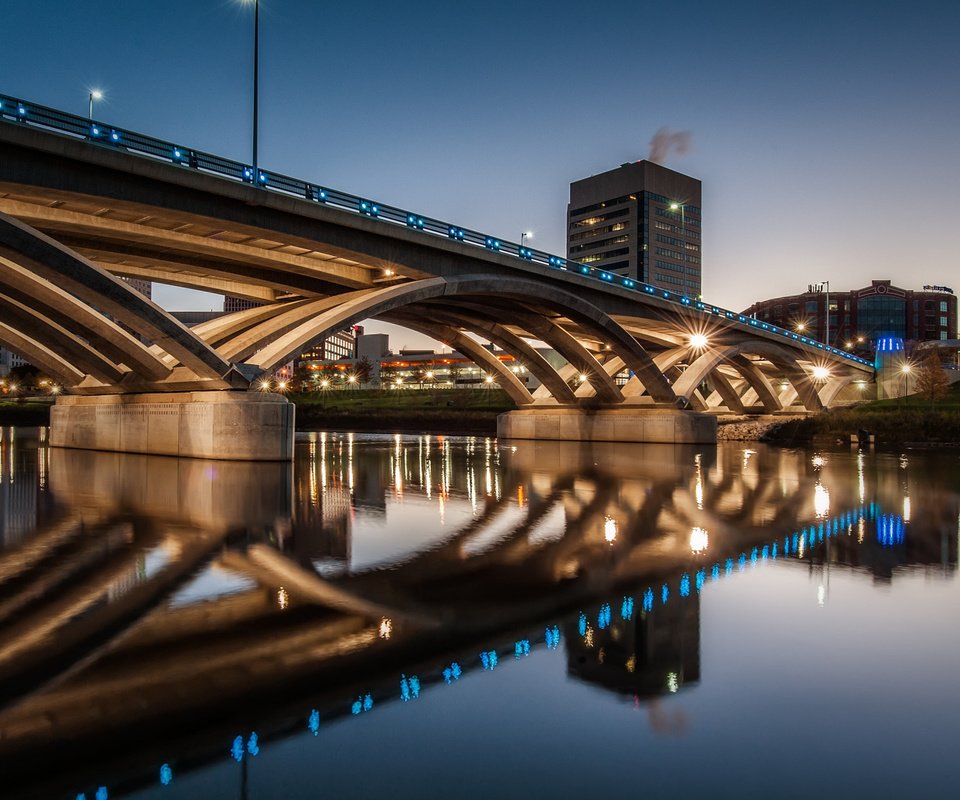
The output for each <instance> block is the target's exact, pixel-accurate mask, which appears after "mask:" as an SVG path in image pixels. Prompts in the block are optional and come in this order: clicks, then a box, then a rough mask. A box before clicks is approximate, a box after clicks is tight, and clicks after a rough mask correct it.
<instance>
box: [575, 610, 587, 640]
mask: <svg viewBox="0 0 960 800" xmlns="http://www.w3.org/2000/svg"><path fill="white" fill-rule="evenodd" d="M577 631H578V632H579V633H580V635H581V636H586V635H587V615H586V614H584V613H583V612H582V611H581V612H580V619H579V620H578V621H577Z"/></svg>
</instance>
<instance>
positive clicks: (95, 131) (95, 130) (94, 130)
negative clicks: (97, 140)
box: [90, 125, 100, 136]
mask: <svg viewBox="0 0 960 800" xmlns="http://www.w3.org/2000/svg"><path fill="white" fill-rule="evenodd" d="M90 134H91V135H92V136H99V135H100V129H99V128H98V127H97V126H96V125H93V126H91V128H90Z"/></svg>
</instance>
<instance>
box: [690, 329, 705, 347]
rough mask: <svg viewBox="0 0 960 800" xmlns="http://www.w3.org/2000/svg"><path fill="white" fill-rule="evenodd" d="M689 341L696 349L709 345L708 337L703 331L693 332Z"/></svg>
mask: <svg viewBox="0 0 960 800" xmlns="http://www.w3.org/2000/svg"><path fill="white" fill-rule="evenodd" d="M688 341H689V343H690V347H692V348H693V349H694V350H703V349H704V348H706V346H707V337H706V336H705V335H704V334H702V333H694V334H691V336H690V338H689V340H688Z"/></svg>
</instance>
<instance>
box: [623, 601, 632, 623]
mask: <svg viewBox="0 0 960 800" xmlns="http://www.w3.org/2000/svg"><path fill="white" fill-rule="evenodd" d="M632 616H633V598H632V597H624V598H623V603H621V604H620V619H630V618H631V617H632Z"/></svg>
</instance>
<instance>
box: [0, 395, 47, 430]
mask: <svg viewBox="0 0 960 800" xmlns="http://www.w3.org/2000/svg"><path fill="white" fill-rule="evenodd" d="M52 405H53V401H52V400H33V399H30V400H26V399H25V400H0V425H24V426H27V427H33V426H35V425H36V426H40V425H49V424H50V406H52Z"/></svg>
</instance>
